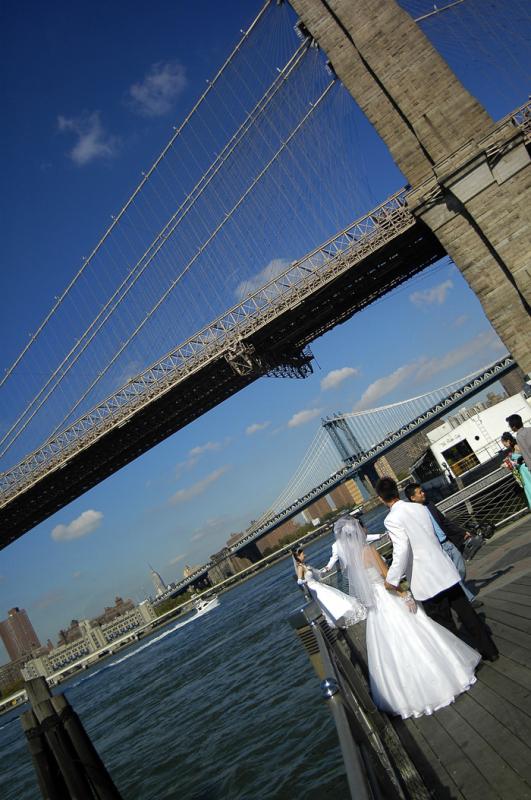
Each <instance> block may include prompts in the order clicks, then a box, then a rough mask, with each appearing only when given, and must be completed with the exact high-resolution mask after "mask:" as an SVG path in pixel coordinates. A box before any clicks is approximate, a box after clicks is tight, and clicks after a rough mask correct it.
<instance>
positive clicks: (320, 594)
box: [291, 547, 367, 628]
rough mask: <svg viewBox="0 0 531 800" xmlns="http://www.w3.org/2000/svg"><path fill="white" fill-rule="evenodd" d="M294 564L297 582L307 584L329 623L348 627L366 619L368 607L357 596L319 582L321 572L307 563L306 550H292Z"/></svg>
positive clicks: (297, 548)
mask: <svg viewBox="0 0 531 800" xmlns="http://www.w3.org/2000/svg"><path fill="white" fill-rule="evenodd" d="M291 554H292V556H293V565H294V567H295V572H296V573H297V583H298V584H299V585H301V586H302V585H305V586H306V588H307V589H308V591H309V592H310V594H311V595H312V597H313V598H314V600H315V601H316V602H317V605H318V606H319V608H320V609H321V611H322V612H323V614H324V617H325V619H326V621H327V622H328V624H329V625H332V627H334V628H347V627H348V626H349V625H354V624H355V623H356V622H361V620H363V619H366V617H367V609H366V608H365V606H364V605H362V603H360V602H359V600H357V599H356V598H355V597H351V596H350V595H348V594H345V593H344V592H340V591H339V589H335V588H334V587H333V586H327V585H326V584H325V583H320V582H319V572H320V570H316V569H314V568H313V567H310V565H309V564H305V563H304V562H305V556H304V550H303V549H302V547H296V548H295V549H294V550H292V551H291Z"/></svg>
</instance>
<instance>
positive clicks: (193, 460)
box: [175, 436, 231, 478]
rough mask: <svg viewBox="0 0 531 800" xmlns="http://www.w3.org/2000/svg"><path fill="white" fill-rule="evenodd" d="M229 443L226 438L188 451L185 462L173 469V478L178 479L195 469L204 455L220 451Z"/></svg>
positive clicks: (228, 439) (229, 439) (228, 437)
mask: <svg viewBox="0 0 531 800" xmlns="http://www.w3.org/2000/svg"><path fill="white" fill-rule="evenodd" d="M230 442H231V438H230V436H227V437H226V438H225V439H224V440H223V441H222V442H205V444H200V445H197V446H196V447H192V449H191V450H189V451H188V458H187V459H186V461H180V462H179V463H178V464H177V466H176V467H175V477H176V478H180V477H181V475H182V474H183V472H185V471H186V470H189V469H192V467H195V465H196V464H197V462H198V461H199V459H200V458H201V456H202V455H204V454H205V453H213V452H216V451H218V450H221V449H222V447H226V446H227V445H228V444H230Z"/></svg>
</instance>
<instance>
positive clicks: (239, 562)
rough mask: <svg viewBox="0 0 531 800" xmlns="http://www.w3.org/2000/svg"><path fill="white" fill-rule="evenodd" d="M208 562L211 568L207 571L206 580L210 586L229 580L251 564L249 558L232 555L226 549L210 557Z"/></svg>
mask: <svg viewBox="0 0 531 800" xmlns="http://www.w3.org/2000/svg"><path fill="white" fill-rule="evenodd" d="M210 561H212V566H211V567H210V569H209V570H208V579H209V581H210V582H211V583H212V584H216V583H221V582H222V581H224V580H226V579H227V578H231V577H232V576H233V575H236V574H237V573H238V572H241V571H242V569H245V568H246V567H250V566H251V564H252V563H253V562H252V561H251V560H250V559H249V558H245V557H242V556H240V555H234V554H233V553H231V552H230V550H229V548H228V547H224V548H223V549H222V550H220V551H219V552H218V553H214V554H213V555H211V556H210Z"/></svg>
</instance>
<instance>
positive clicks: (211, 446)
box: [188, 442, 221, 458]
mask: <svg viewBox="0 0 531 800" xmlns="http://www.w3.org/2000/svg"><path fill="white" fill-rule="evenodd" d="M220 449H221V442H206V443H205V444H200V445H198V446H197V447H192V449H191V450H190V451H189V453H188V455H189V456H190V458H199V456H202V455H203V453H208V452H213V451H214V450H220Z"/></svg>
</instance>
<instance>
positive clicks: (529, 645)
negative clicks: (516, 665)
mask: <svg viewBox="0 0 531 800" xmlns="http://www.w3.org/2000/svg"><path fill="white" fill-rule="evenodd" d="M486 623H487V626H488V627H489V628H490V629H491V631H492V635H493V636H494V639H495V640H496V637H498V636H499V637H501V638H502V639H505V640H506V641H508V642H514V643H515V644H517V645H519V647H523V648H524V649H525V650H527V651H528V657H531V636H530V635H529V634H528V633H524V632H523V631H519V630H517V629H516V628H512V627H510V626H509V625H505V623H503V622H499V621H498V620H496V619H493V618H492V617H491V618H490V619H489V618H488V619H487V620H486Z"/></svg>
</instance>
